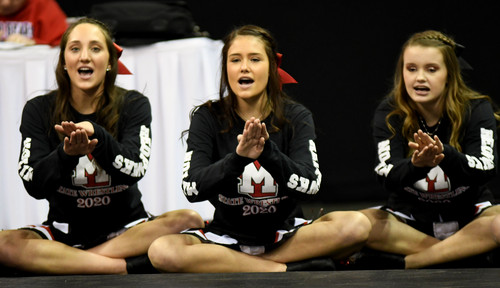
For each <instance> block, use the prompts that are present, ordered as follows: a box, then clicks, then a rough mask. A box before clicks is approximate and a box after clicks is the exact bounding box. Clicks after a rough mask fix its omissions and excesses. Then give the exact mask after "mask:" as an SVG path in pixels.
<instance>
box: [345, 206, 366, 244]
mask: <svg viewBox="0 0 500 288" xmlns="http://www.w3.org/2000/svg"><path fill="white" fill-rule="evenodd" d="M345 221H346V223H348V224H347V225H349V231H350V235H351V237H352V238H353V239H354V240H355V241H356V242H363V243H364V242H366V241H367V240H368V237H369V236H370V232H371V230H372V223H371V221H370V220H369V219H368V217H366V215H364V214H363V213H361V212H356V211H353V212H351V213H350V215H349V219H347V220H345Z"/></svg>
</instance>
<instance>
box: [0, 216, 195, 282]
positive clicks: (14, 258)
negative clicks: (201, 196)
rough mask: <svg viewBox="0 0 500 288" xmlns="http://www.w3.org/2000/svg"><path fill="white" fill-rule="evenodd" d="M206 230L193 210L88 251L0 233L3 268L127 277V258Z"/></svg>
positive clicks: (32, 235) (18, 232) (27, 235)
mask: <svg viewBox="0 0 500 288" xmlns="http://www.w3.org/2000/svg"><path fill="white" fill-rule="evenodd" d="M194 227H203V220H202V219H201V217H200V216H199V215H198V214H197V213H196V212H194V211H192V210H187V209H186V210H176V211H171V212H167V213H164V214H162V215H161V216H159V217H157V218H156V219H155V220H153V221H149V222H145V223H141V224H139V225H136V226H134V227H132V228H130V229H128V230H127V231H125V232H124V233H123V234H121V235H120V236H118V237H116V238H113V239H111V240H109V241H107V242H105V243H103V244H101V245H99V246H96V247H94V248H92V249H89V250H81V249H77V248H73V247H70V246H68V245H65V244H63V243H60V242H57V241H50V240H44V239H41V238H40V236H39V235H38V234H37V233H35V232H33V231H28V230H6V231H1V232H0V264H2V265H5V266H7V267H12V268H16V269H19V270H23V271H27V272H32V273H37V274H126V273H127V270H126V262H125V259H124V258H126V257H131V256H137V255H141V254H144V253H146V252H147V249H148V247H149V245H150V244H151V243H152V242H153V241H154V240H155V239H156V238H158V237H160V236H162V235H165V234H170V233H178V232H180V231H182V230H184V229H187V228H194Z"/></svg>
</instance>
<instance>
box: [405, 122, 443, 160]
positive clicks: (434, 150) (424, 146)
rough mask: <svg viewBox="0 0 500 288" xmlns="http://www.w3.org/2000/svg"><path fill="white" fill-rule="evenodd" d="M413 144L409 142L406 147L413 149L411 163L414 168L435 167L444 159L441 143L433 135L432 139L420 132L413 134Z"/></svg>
mask: <svg viewBox="0 0 500 288" xmlns="http://www.w3.org/2000/svg"><path fill="white" fill-rule="evenodd" d="M413 138H414V140H415V142H411V141H410V142H409V143H408V146H409V147H410V148H411V149H414V150H415V151H414V152H413V154H412V156H411V162H412V163H413V165H414V166H416V167H435V166H437V165H438V164H439V163H441V161H442V160H443V159H444V154H443V149H444V148H443V143H441V141H440V140H439V137H438V136H436V135H434V139H433V138H432V137H431V136H429V135H428V134H426V133H424V132H423V131H422V130H420V129H419V130H418V132H417V133H414V134H413Z"/></svg>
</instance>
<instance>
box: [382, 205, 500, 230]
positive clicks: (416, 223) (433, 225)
mask: <svg viewBox="0 0 500 288" xmlns="http://www.w3.org/2000/svg"><path fill="white" fill-rule="evenodd" d="M474 206H475V210H474V213H473V214H472V215H470V217H462V218H457V219H447V220H446V221H438V220H437V221H433V222H429V221H422V219H418V218H416V217H415V216H414V215H412V214H411V213H409V212H407V211H398V210H395V209H392V208H391V207H389V206H377V207H374V208H376V209H380V210H384V211H386V212H389V213H391V214H393V215H394V216H396V217H397V218H398V219H399V220H400V221H401V222H403V223H406V224H408V225H409V226H411V227H413V228H415V229H417V230H419V231H421V232H423V233H425V234H427V235H430V236H432V237H436V238H438V239H441V240H442V239H445V238H447V237H449V236H451V235H453V234H454V233H455V232H457V231H458V230H460V229H462V228H463V227H464V226H465V225H467V224H469V223H470V222H471V221H472V220H474V219H475V218H476V217H477V216H478V215H479V214H481V213H482V212H483V211H484V210H485V209H487V208H489V207H492V206H494V204H492V203H491V202H490V201H485V202H481V203H476V204H475V205H474Z"/></svg>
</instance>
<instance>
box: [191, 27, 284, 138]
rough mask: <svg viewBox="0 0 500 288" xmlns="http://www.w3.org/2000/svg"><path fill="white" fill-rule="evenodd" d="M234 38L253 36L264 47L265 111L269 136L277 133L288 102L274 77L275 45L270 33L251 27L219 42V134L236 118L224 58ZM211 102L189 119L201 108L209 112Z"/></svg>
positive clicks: (238, 30) (243, 28) (232, 32)
mask: <svg viewBox="0 0 500 288" xmlns="http://www.w3.org/2000/svg"><path fill="white" fill-rule="evenodd" d="M237 36H253V37H256V38H258V39H260V40H261V41H262V43H263V44H264V49H265V51H266V55H267V57H268V58H269V80H268V83H267V87H266V92H267V96H268V97H267V103H266V104H265V105H266V109H268V111H272V112H273V114H274V117H272V119H271V127H270V129H269V130H270V131H269V132H271V133H272V132H277V131H279V130H280V129H281V128H282V127H283V125H284V124H285V123H287V122H288V120H287V119H286V118H285V115H284V103H285V100H289V101H290V98H289V97H288V96H287V95H286V93H285V92H284V91H282V89H281V78H280V76H279V73H278V56H277V52H278V51H277V43H276V41H275V39H274V38H273V36H272V35H271V33H270V32H269V31H268V30H266V29H264V28H262V27H259V26H255V25H245V26H241V27H237V28H235V29H234V30H232V31H231V32H230V33H229V34H228V35H227V36H226V37H225V38H224V40H223V42H224V46H223V47H222V53H221V54H222V55H221V56H222V57H221V78H220V87H219V103H220V104H221V106H222V107H220V108H221V109H218V110H217V111H214V110H212V111H214V113H216V114H217V116H218V118H219V120H221V122H224V123H227V127H226V128H225V129H224V130H223V131H221V132H228V131H229V130H231V128H232V127H233V126H234V121H235V119H237V117H238V116H237V114H236V105H237V100H236V95H235V94H234V92H233V91H232V90H231V87H230V85H229V80H228V76H227V58H228V51H229V48H230V47H231V45H232V44H233V42H234V39H235V38H236V37H237ZM212 104H213V101H212V100H209V101H207V102H205V103H203V104H202V105H200V106H197V107H195V108H194V109H193V110H192V111H191V118H192V116H193V115H194V113H195V112H196V110H197V109H198V108H199V107H201V106H208V107H209V108H210V109H212V108H213V105H212ZM186 132H187V131H184V132H183V134H182V135H185V134H186Z"/></svg>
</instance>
